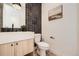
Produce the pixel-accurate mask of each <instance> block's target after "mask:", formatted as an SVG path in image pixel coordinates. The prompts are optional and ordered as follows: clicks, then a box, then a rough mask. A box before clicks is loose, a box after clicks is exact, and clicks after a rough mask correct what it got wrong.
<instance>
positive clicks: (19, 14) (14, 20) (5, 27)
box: [0, 3, 25, 32]
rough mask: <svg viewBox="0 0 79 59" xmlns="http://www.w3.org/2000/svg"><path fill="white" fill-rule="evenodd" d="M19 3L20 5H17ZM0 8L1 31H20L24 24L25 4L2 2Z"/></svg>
mask: <svg viewBox="0 0 79 59" xmlns="http://www.w3.org/2000/svg"><path fill="white" fill-rule="evenodd" d="M19 4H20V5H19ZM0 10H2V11H3V13H2V14H0V15H2V19H0V20H2V22H1V24H2V26H1V32H10V31H21V30H22V27H23V26H25V4H24V3H16V4H14V5H13V3H4V4H3V6H2V7H0Z"/></svg>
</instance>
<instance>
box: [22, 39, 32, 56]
mask: <svg viewBox="0 0 79 59" xmlns="http://www.w3.org/2000/svg"><path fill="white" fill-rule="evenodd" d="M22 48H23V55H26V54H28V53H31V52H33V50H34V41H33V39H27V40H25V41H23V42H22Z"/></svg>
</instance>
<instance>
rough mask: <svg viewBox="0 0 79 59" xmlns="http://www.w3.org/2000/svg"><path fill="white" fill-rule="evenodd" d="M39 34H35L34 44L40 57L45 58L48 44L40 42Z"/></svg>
mask: <svg viewBox="0 0 79 59" xmlns="http://www.w3.org/2000/svg"><path fill="white" fill-rule="evenodd" d="M40 40H41V34H35V43H36V44H37V46H38V49H39V50H40V51H39V54H40V56H46V50H48V49H49V44H48V43H46V42H43V41H42V42H40Z"/></svg>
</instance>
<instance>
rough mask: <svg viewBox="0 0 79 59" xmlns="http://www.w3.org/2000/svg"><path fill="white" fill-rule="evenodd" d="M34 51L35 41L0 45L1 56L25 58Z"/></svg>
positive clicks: (29, 40)
mask: <svg viewBox="0 0 79 59" xmlns="http://www.w3.org/2000/svg"><path fill="white" fill-rule="evenodd" d="M33 50H34V42H33V39H27V40H21V41H17V42H13V43H5V44H0V56H24V55H26V54H28V53H31V52H33Z"/></svg>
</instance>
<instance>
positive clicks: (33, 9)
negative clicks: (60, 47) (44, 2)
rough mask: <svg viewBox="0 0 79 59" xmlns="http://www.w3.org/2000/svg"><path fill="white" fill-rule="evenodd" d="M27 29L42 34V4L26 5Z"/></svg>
mask: <svg viewBox="0 0 79 59" xmlns="http://www.w3.org/2000/svg"><path fill="white" fill-rule="evenodd" d="M26 29H27V31H34V32H35V33H41V3H27V4H26Z"/></svg>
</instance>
